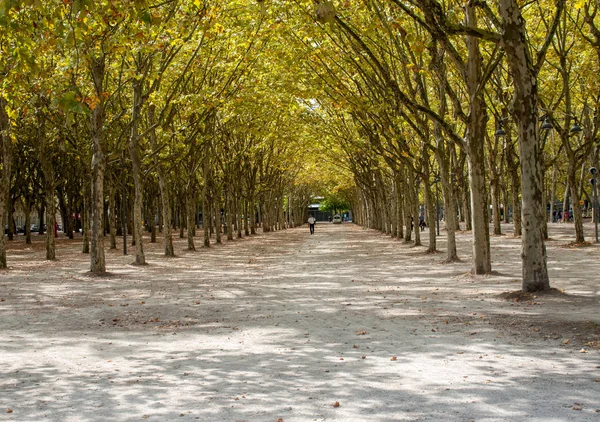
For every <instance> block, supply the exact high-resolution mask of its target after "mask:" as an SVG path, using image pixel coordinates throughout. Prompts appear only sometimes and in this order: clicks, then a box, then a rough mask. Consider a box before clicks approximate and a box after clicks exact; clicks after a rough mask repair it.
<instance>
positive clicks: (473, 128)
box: [465, 3, 492, 274]
mask: <svg viewBox="0 0 600 422" xmlns="http://www.w3.org/2000/svg"><path fill="white" fill-rule="evenodd" d="M465 16H466V23H467V25H470V26H473V27H476V26H477V18H476V6H475V4H474V3H468V4H467V5H466V6H465ZM467 49H468V59H467V65H466V82H467V90H468V92H469V96H470V102H469V120H468V122H467V136H466V140H467V160H468V163H469V185H470V189H471V221H472V226H473V267H472V272H473V274H487V273H489V272H491V271H492V261H491V255H490V226H489V220H488V207H487V193H486V178H485V150H484V145H485V142H484V141H485V135H486V124H487V114H486V105H485V101H484V99H483V90H481V89H480V84H481V83H482V57H481V52H480V51H479V39H478V38H476V37H473V36H467Z"/></svg>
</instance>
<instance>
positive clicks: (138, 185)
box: [129, 78, 146, 265]
mask: <svg viewBox="0 0 600 422" xmlns="http://www.w3.org/2000/svg"><path fill="white" fill-rule="evenodd" d="M132 84H133V104H132V107H131V135H130V136H129V157H130V158H131V164H132V174H133V186H134V191H135V193H134V199H133V221H132V225H133V241H134V242H135V264H136V265H145V264H146V256H145V255H144V241H143V236H142V235H143V232H144V226H143V214H142V207H143V205H144V197H143V195H144V190H143V180H142V162H141V160H140V155H139V153H138V141H139V134H138V125H139V122H140V117H141V108H142V85H141V83H140V81H139V80H138V79H137V78H133V82H132Z"/></svg>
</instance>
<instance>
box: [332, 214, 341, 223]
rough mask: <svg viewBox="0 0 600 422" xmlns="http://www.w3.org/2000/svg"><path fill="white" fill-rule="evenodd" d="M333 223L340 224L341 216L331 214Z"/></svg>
mask: <svg viewBox="0 0 600 422" xmlns="http://www.w3.org/2000/svg"><path fill="white" fill-rule="evenodd" d="M333 224H342V217H341V216H340V215H339V214H336V215H334V216H333Z"/></svg>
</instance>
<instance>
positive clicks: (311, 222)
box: [308, 215, 317, 234]
mask: <svg viewBox="0 0 600 422" xmlns="http://www.w3.org/2000/svg"><path fill="white" fill-rule="evenodd" d="M316 222H317V220H315V217H313V216H312V215H311V216H310V217H308V227H309V228H310V234H315V223H316Z"/></svg>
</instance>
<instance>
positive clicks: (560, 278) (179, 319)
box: [0, 224, 600, 422]
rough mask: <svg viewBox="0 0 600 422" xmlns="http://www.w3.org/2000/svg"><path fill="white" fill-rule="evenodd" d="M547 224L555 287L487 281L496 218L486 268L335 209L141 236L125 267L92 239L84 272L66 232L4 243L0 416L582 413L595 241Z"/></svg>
mask: <svg viewBox="0 0 600 422" xmlns="http://www.w3.org/2000/svg"><path fill="white" fill-rule="evenodd" d="M551 230H553V232H552V235H553V237H554V239H555V240H554V241H552V242H549V265H550V268H551V275H552V278H553V285H554V286H555V287H557V288H559V289H564V290H565V292H564V293H555V294H553V295H547V296H542V297H536V298H525V299H529V300H525V301H514V300H508V301H507V300H505V299H504V295H503V294H502V293H503V292H507V291H510V290H516V289H518V287H519V285H518V282H516V280H518V278H519V274H520V266H519V253H520V250H519V240H516V239H512V238H510V237H508V236H501V237H494V238H493V239H492V243H493V256H494V264H493V265H494V268H495V270H496V271H498V273H496V274H494V275H491V276H486V277H472V276H470V275H468V274H467V272H468V271H469V264H468V255H469V248H470V242H469V234H461V235H459V247H460V255H461V256H463V257H465V262H459V263H453V264H442V263H441V261H442V260H443V254H434V255H426V254H424V248H411V247H409V246H408V245H406V244H403V243H402V242H397V241H393V240H390V239H389V238H387V237H385V236H382V235H380V234H378V233H376V232H373V231H365V230H362V229H361V228H358V227H355V226H352V225H345V224H344V225H342V226H334V225H327V224H325V225H319V224H318V225H317V227H316V234H315V235H314V236H311V235H309V234H308V229H306V228H300V229H294V230H288V231H285V232H277V233H272V234H269V235H265V236H259V237H258V238H253V239H244V240H239V241H235V242H232V243H230V244H227V245H220V246H216V247H213V248H211V249H210V250H200V251H198V252H195V253H189V252H181V249H182V248H183V245H184V244H183V241H181V242H179V243H178V244H177V248H178V250H179V251H180V252H179V256H178V257H176V258H172V259H165V258H163V257H161V256H160V251H161V247H160V245H147V248H146V246H145V248H146V249H147V250H148V251H149V252H148V261H149V262H150V263H151V264H150V265H148V266H145V267H135V266H132V265H130V262H131V261H132V260H133V258H132V257H131V256H129V257H123V256H122V255H120V253H119V252H118V251H110V252H108V266H109V268H110V270H111V273H110V274H109V275H108V276H106V277H102V278H93V277H90V276H89V275H88V274H87V272H86V271H87V268H88V261H87V259H88V257H87V256H84V255H81V254H80V253H79V252H78V251H79V249H80V245H79V244H78V243H74V242H70V241H67V240H61V241H60V245H59V253H58V255H59V261H58V262H55V263H48V262H45V261H43V260H42V257H43V250H42V249H43V242H42V241H41V240H38V241H37V242H36V243H35V244H34V246H33V247H32V248H27V247H25V245H14V247H12V249H11V252H10V255H9V259H10V261H11V262H12V263H13V266H12V268H11V270H10V271H9V272H3V273H0V301H1V302H0V338H1V339H2V342H1V343H0V370H1V373H2V375H1V377H0V409H1V410H2V413H0V420H15V421H38V420H52V421H96V420H98V421H100V420H102V421H109V420H110V421H136V420H155V421H165V420H183V421H184V420H202V421H270V422H275V421H277V420H279V419H280V418H281V420H283V421H285V422H289V421H313V420H317V421H321V420H327V421H357V422H358V421H361V422H362V421H378V422H379V421H417V420H424V421H425V420H426V421H471V420H472V421H486V422H488V421H517V420H518V421H571V420H577V421H598V420H600V358H599V356H600V353H599V352H600V349H599V348H598V345H600V343H598V341H599V340H600V332H599V328H598V327H599V326H600V312H599V310H600V306H599V299H600V293H599V292H600V291H599V289H598V283H597V274H598V273H599V272H600V271H599V270H600V261H599V260H598V258H599V257H600V248H598V247H596V246H592V247H588V248H580V249H573V248H567V247H565V245H566V243H567V241H566V240H565V238H566V230H567V228H566V227H562V226H561V227H559V226H553V227H551ZM440 247H441V248H444V243H443V239H442V242H441V245H440ZM336 402H338V403H339V407H334V403H336ZM8 409H10V410H11V411H12V412H11V413H5V412H6V411H7V410H8Z"/></svg>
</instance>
